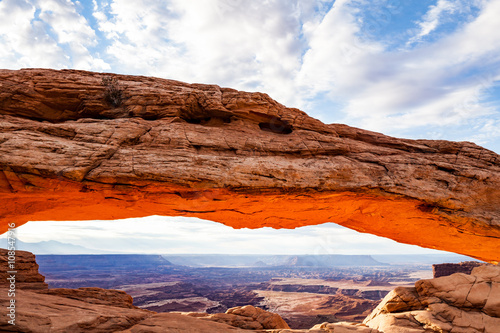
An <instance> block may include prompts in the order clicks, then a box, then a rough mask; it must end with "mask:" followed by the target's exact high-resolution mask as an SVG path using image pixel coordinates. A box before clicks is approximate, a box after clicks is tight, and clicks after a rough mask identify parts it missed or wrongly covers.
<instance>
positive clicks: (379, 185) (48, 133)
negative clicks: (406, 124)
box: [0, 69, 500, 262]
mask: <svg viewBox="0 0 500 333" xmlns="http://www.w3.org/2000/svg"><path fill="white" fill-rule="evenodd" d="M105 76H111V77H113V78H114V79H116V82H118V83H119V87H120V89H122V91H121V94H120V96H121V98H122V100H121V102H120V103H119V105H118V106H115V105H112V104H111V103H109V102H108V101H107V99H106V96H105V94H106V87H105V85H103V77H105ZM0 128H1V130H0V170H1V171H0V202H1V206H0V220H1V228H2V232H5V231H6V230H7V224H8V223H9V222H15V223H16V224H17V225H20V224H22V223H25V222H27V221H35V220H86V219H117V218H126V217H139V216H148V215H155V214H156V215H183V216H197V217H201V218H204V219H209V220H213V221H217V222H221V223H224V224H227V225H230V226H233V227H236V228H240V227H250V228H257V227H262V226H272V227H276V228H295V227H299V226H303V225H309V224H318V223H324V222H335V223H338V224H341V225H344V226H346V227H349V228H352V229H355V230H358V231H363V232H369V233H372V234H376V235H380V236H385V237H389V238H392V239H394V240H396V241H399V242H403V243H409V244H416V245H420V246H424V247H429V248H436V249H441V250H447V251H453V252H456V253H461V254H466V255H470V256H473V257H476V258H479V259H482V260H486V261H490V262H498V261H500V260H499V259H500V208H499V207H500V159H499V155H498V154H496V153H494V152H492V151H489V150H487V149H484V148H481V147H479V146H477V145H475V144H472V143H469V142H448V141H430V140H405V139H397V138H392V137H388V136H385V135H382V134H379V133H374V132H369V131H365V130H361V129H357V128H352V127H349V126H346V125H341V124H331V125H326V124H323V123H321V122H320V121H318V120H316V119H313V118H311V117H309V116H307V115H306V114H305V113H304V112H302V111H300V110H297V109H291V108H286V107H285V106H283V105H281V104H279V103H277V102H276V101H274V100H272V99H271V98H270V97H269V96H267V95H265V94H261V93H246V92H239V91H236V90H233V89H228V88H220V87H218V86H214V85H201V84H187V83H182V82H177V81H171V80H164V79H157V78H150V77H140V76H124V75H109V74H100V73H92V72H84V71H76V70H62V71H56V70H46V69H25V70H19V71H10V70H1V71H0Z"/></svg>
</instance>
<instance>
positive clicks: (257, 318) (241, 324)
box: [187, 305, 290, 330]
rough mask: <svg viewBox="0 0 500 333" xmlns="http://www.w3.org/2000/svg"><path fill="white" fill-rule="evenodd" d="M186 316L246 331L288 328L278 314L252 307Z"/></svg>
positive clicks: (246, 306) (239, 307)
mask: <svg viewBox="0 0 500 333" xmlns="http://www.w3.org/2000/svg"><path fill="white" fill-rule="evenodd" d="M187 315H188V316H190V317H196V318H201V319H205V320H211V321H215V322H218V323H224V324H227V325H230V326H233V327H238V328H242V329H247V330H263V329H287V328H290V327H289V326H288V324H287V323H286V322H285V321H284V320H283V318H281V317H280V316H279V315H278V314H276V313H272V312H269V311H265V310H263V309H261V308H257V307H254V306H252V305H245V306H238V307H234V308H231V309H228V310H227V311H226V313H216V314H208V313H188V314H187Z"/></svg>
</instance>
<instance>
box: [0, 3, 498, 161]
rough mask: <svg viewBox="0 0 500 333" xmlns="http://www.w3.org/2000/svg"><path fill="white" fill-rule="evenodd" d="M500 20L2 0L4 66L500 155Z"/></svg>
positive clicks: (289, 6)
mask: <svg viewBox="0 0 500 333" xmlns="http://www.w3.org/2000/svg"><path fill="white" fill-rule="evenodd" d="M498 13H500V2H499V1H492V0H467V1H465V0H454V1H451V0H413V1H400V0H375V1H367V0H337V1H326V0H316V1H314V0H292V1H290V0H255V1H244V0H190V1H186V0H82V1H69V0H1V1H0V45H1V46H2V47H1V48H0V67H2V68H11V69H16V68H23V67H50V68H78V69H86V70H94V71H107V72H118V73H125V74H140V75H151V76H159V77H164V78H171V79H177V80H182V81H186V82H200V83H215V84H218V85H221V86H228V87H233V88H236V89H240V90H247V91H262V92H266V93H268V94H269V95H270V96H271V97H273V98H274V99H276V100H278V101H279V102H281V103H283V104H285V105H287V106H290V107H298V108H301V109H303V110H304V111H306V112H308V113H309V114H310V115H312V116H314V117H316V118H319V119H321V120H322V121H324V122H326V123H333V122H337V123H346V124H348V125H352V126H356V127H362V128H366V129H370V130H375V131H379V132H383V133H386V134H389V135H393V136H399V137H407V138H428V139H447V140H456V141H465V140H466V141H473V142H476V143H478V144H480V145H483V146H485V147H487V148H489V149H491V150H494V151H496V152H500V115H499V114H500V103H499V102H500V86H499V79H500V34H498V33H497V32H498V31H500V20H498V18H497V16H498Z"/></svg>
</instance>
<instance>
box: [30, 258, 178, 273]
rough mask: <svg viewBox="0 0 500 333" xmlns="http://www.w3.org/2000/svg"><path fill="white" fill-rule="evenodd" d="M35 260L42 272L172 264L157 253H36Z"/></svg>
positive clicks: (137, 267) (134, 268) (123, 268)
mask: <svg viewBox="0 0 500 333" xmlns="http://www.w3.org/2000/svg"><path fill="white" fill-rule="evenodd" d="M36 261H37V263H38V264H39V265H40V269H41V270H43V271H44V272H51V271H58V270H68V269H72V270H75V269H77V270H88V271H93V270H94V271H97V270H105V271H107V270H110V269H111V270H125V271H126V270H149V269H151V270H156V269H157V268H158V267H165V266H172V263H170V262H169V261H168V260H166V259H165V258H163V257H162V256H160V255H157V254H73V255H58V254H52V255H37V256H36Z"/></svg>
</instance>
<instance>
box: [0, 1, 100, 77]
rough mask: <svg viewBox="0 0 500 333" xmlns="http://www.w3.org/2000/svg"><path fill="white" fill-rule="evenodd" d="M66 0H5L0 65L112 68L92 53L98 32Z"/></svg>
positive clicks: (1, 13) (1, 4) (0, 25)
mask: <svg viewBox="0 0 500 333" xmlns="http://www.w3.org/2000/svg"><path fill="white" fill-rule="evenodd" d="M76 6H77V4H76V3H73V2H71V1H65V0H4V1H2V2H0V41H1V43H2V48H1V51H0V66H1V67H3V68H12V69H16V68H22V67H49V68H68V67H73V68H78V69H89V70H103V69H109V68H110V66H109V65H108V64H106V63H105V62H104V61H103V60H102V59H100V58H98V57H97V58H96V57H94V56H93V55H91V52H90V51H89V47H92V46H95V45H96V35H95V33H94V31H93V30H92V28H90V26H89V24H88V22H87V20H86V19H85V18H84V17H83V16H82V15H80V14H79V13H78V12H77V8H76Z"/></svg>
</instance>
